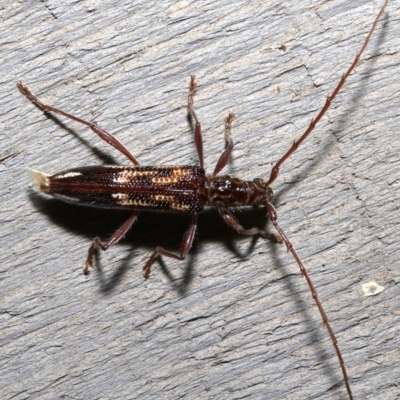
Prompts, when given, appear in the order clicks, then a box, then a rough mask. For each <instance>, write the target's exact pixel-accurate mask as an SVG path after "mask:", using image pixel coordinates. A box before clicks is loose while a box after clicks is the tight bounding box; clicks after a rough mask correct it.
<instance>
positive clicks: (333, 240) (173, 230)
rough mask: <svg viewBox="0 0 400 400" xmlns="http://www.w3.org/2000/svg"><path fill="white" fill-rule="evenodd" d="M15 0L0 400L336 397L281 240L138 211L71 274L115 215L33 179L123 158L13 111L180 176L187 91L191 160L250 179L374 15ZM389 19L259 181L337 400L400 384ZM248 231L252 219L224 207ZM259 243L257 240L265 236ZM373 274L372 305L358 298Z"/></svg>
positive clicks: (302, 117) (360, 10) (394, 52)
mask: <svg viewBox="0 0 400 400" xmlns="http://www.w3.org/2000/svg"><path fill="white" fill-rule="evenodd" d="M300 4H301V5H296V4H295V2H290V1H272V0H271V1H251V2H250V1H238V0H234V1H225V0H222V1H219V2H214V1H213V2H211V1H192V2H190V1H180V2H174V1H163V2H148V1H125V0H121V1H119V2H118V5H115V2H111V1H102V2H100V1H90V0H87V1H79V2H72V1H66V2H59V1H44V2H36V1H25V2H19V3H13V4H12V5H11V4H10V5H6V6H5V7H3V8H2V10H1V17H2V24H1V26H0V30H1V60H0V72H1V73H0V80H1V84H2V86H1V87H2V90H1V95H0V96H1V102H0V106H1V112H0V126H1V128H2V129H1V137H0V159H1V160H2V162H1V164H0V179H1V183H0V185H1V188H2V195H1V199H0V202H1V206H0V218H1V229H0V248H1V253H2V257H1V260H2V262H1V284H0V285H1V286H0V291H1V337H0V343H1V357H0V359H1V374H0V390H1V393H2V394H1V397H2V399H11V398H12V399H14V400H16V399H28V398H35V399H54V398H74V399H137V398H140V399H160V398H161V399H177V398H185V399H199V398H200V399H215V398H217V399H242V398H250V399H342V398H346V393H345V389H344V386H343V382H342V376H341V373H340V370H339V366H338V362H337V359H336V356H335V355H334V351H333V347H332V344H331V342H330V340H329V337H328V334H327V332H326V330H325V329H324V327H323V326H322V323H321V319H320V316H319V314H318V312H317V309H316V307H315V304H314V303H313V300H312V299H311V296H310V293H309V290H308V288H307V286H306V283H305V281H304V279H302V278H301V276H300V274H299V269H298V267H297V265H296V263H295V262H294V261H293V259H292V257H291V256H290V255H289V254H287V253H286V250H285V248H284V246H277V245H273V244H271V243H266V242H265V241H263V240H258V241H256V242H255V243H254V242H252V241H251V240H249V238H243V237H239V236H238V235H236V234H235V233H234V232H232V230H231V229H230V228H228V227H227V226H225V225H224V223H223V221H222V220H221V219H220V218H219V217H218V215H217V213H216V212H215V211H213V210H210V211H206V212H204V214H202V216H201V220H200V223H199V232H198V236H197V238H196V240H195V244H194V246H193V249H192V251H191V253H190V256H189V257H188V259H187V260H186V261H185V262H173V261H172V260H166V261H165V263H164V267H163V268H160V265H159V264H156V265H155V266H154V269H153V273H152V276H151V277H150V279H149V280H147V281H144V280H143V278H142V271H141V268H142V266H143V265H144V263H145V261H146V259H147V258H148V256H149V254H150V253H151V251H152V250H153V249H154V248H155V246H157V245H163V246H165V247H167V248H169V249H171V250H174V249H176V250H178V248H179V243H180V240H181V237H182V234H183V233H184V231H185V229H186V224H187V218H181V217H179V218H178V217H175V216H163V215H159V214H156V215H152V214H148V215H145V214H142V215H141V218H140V220H139V222H138V223H137V225H135V226H134V228H133V229H132V231H131V232H130V233H129V235H128V236H127V237H126V238H125V239H124V240H123V241H122V242H121V243H120V244H118V245H116V246H115V247H113V248H111V249H109V250H108V251H107V252H106V253H103V254H101V255H100V260H99V268H97V269H95V270H94V271H93V273H92V274H91V275H90V276H89V277H86V276H84V275H83V274H82V269H83V265H84V260H85V257H86V252H87V249H88V247H89V245H90V243H91V240H92V239H93V237H94V236H96V235H100V236H101V237H103V238H105V237H107V235H109V234H110V233H111V232H113V231H114V230H115V229H117V227H118V226H119V225H120V224H121V223H122V222H123V221H124V219H126V218H127V214H124V213H120V212H112V211H102V210H95V209H86V208H80V207H74V206H70V205H66V204H63V203H61V202H57V201H54V200H49V199H44V198H43V197H41V196H40V195H38V194H36V193H34V192H33V191H32V190H31V189H29V187H28V177H27V173H26V168H27V167H28V166H29V167H32V168H36V169H40V170H43V171H45V172H47V173H54V172H58V171H60V170H62V169H67V168H71V167H76V166H82V165H91V164H101V163H103V164H105V163H110V162H115V163H120V164H123V163H127V160H126V159H124V157H123V156H121V155H120V154H118V153H117V152H116V151H115V150H114V149H112V148H109V146H107V145H106V144H105V143H104V142H102V141H101V140H100V139H99V138H97V137H96V136H95V135H94V134H92V133H91V132H90V131H89V130H88V129H85V127H82V126H80V125H79V124H76V123H72V122H71V121H68V120H65V119H61V118H60V119H54V120H52V119H51V118H49V117H47V116H45V115H44V114H43V113H42V112H41V111H40V110H38V109H37V108H35V107H34V106H33V105H32V104H31V103H29V102H28V101H27V100H26V99H24V98H23V96H21V94H20V93H19V92H18V90H17V89H16V86H15V84H16V82H17V81H19V80H21V81H23V82H24V83H26V84H28V85H29V87H30V88H31V90H32V91H34V92H35V93H37V94H38V95H39V96H40V97H41V98H42V99H43V100H44V101H46V102H48V103H49V104H52V105H54V106H57V107H59V108H62V109H65V110H67V111H69V112H71V113H73V114H76V115H78V116H81V117H83V118H86V119H89V120H91V121H96V123H97V124H98V125H99V126H101V127H103V128H104V129H106V130H108V131H110V132H112V133H113V134H115V135H116V136H117V138H118V139H119V140H121V141H122V142H123V143H124V144H125V145H126V146H127V147H128V148H129V149H130V150H131V151H132V153H133V154H134V155H135V157H137V158H138V160H139V161H140V162H141V163H143V164H147V165H151V164H193V163H197V159H196V152H195V148H194V145H193V140H192V132H191V128H190V124H189V123H188V120H187V112H186V108H185V107H186V96H187V87H188V82H189V75H190V74H196V76H197V79H198V82H199V88H198V91H197V94H196V99H195V107H196V110H197V112H198V116H199V118H200V120H201V122H202V125H203V132H204V148H205V164H206V166H207V170H208V171H209V172H211V171H212V168H213V167H214V165H215V163H216V161H217V159H218V157H219V155H220V154H221V152H222V150H223V148H224V141H223V117H224V116H225V115H226V114H227V113H228V111H232V112H234V113H235V115H236V119H235V121H234V124H233V138H234V142H235V149H234V153H233V158H232V161H231V162H230V164H229V166H228V167H227V168H226V169H225V171H226V172H228V173H231V174H236V175H238V176H240V177H242V178H245V179H253V178H255V177H257V176H260V177H263V178H267V177H268V174H269V171H270V169H271V166H272V163H273V162H274V161H276V160H277V159H278V158H279V157H280V156H281V155H282V154H283V152H284V151H285V150H286V149H287V148H288V147H289V146H290V145H291V143H292V142H293V140H295V139H296V138H298V137H299V135H300V134H301V132H302V131H303V130H304V129H305V128H306V126H307V125H308V123H309V121H310V120H311V118H312V117H314V116H315V115H316V112H317V111H318V109H319V108H320V107H321V106H322V104H323V102H324V100H325V97H326V95H327V94H328V93H330V92H331V91H332V90H333V88H334V87H335V85H336V84H337V82H338V80H339V79H340V76H341V74H342V73H343V72H344V71H345V69H346V68H347V67H348V66H349V65H350V63H351V61H352V59H353V57H354V55H355V54H356V52H357V51H358V50H359V48H360V46H361V44H362V42H363V40H364V37H365V35H366V33H367V32H368V30H369V28H370V26H371V24H372V22H373V19H374V17H375V15H376V14H377V12H378V10H379V7H380V6H381V5H382V1H366V0H359V1H342V0H332V1H322V0H310V1H303V2H300ZM399 18H400V7H399V4H398V2H395V1H392V2H390V4H389V6H388V8H387V12H386V14H385V15H384V17H383V19H382V21H381V22H380V23H379V24H378V27H377V30H376V32H375V34H374V36H373V38H372V40H371V43H370V45H369V46H368V48H367V50H366V52H365V54H364V56H363V58H362V61H361V62H360V64H359V66H358V67H357V68H356V70H355V72H354V73H353V74H352V76H351V77H350V78H349V80H348V82H347V83H346V85H345V87H344V90H343V91H342V93H340V95H339V96H338V98H337V99H336V100H335V102H334V104H333V105H332V107H331V109H330V110H329V111H328V113H327V114H326V116H325V117H324V118H323V120H322V121H321V123H320V124H319V125H318V127H317V129H316V130H315V132H313V134H312V136H311V137H310V138H309V139H308V140H307V141H306V142H305V143H304V145H303V146H302V147H301V149H299V150H298V151H297V152H296V153H295V155H294V156H293V157H292V158H291V159H290V160H289V161H288V162H287V163H286V164H284V166H283V167H282V170H281V175H280V176H279V179H277V181H276V183H275V184H274V186H273V187H274V191H275V194H276V198H275V205H276V207H277V210H278V215H279V222H280V224H281V226H282V228H283V229H284V230H285V231H286V232H287V234H288V236H289V237H290V239H291V241H292V242H293V244H294V246H295V248H296V249H297V251H298V253H299V254H300V256H301V258H302V259H303V261H304V263H305V265H306V266H307V268H308V271H309V273H310V275H311V277H312V279H313V281H314V284H315V286H316V288H317V290H318V293H319V296H320V298H321V301H322V303H323V304H324V306H325V308H326V311H327V313H328V316H329V318H330V321H331V324H332V326H333V328H334V331H335V332H336V334H337V337H338V340H339V345H340V348H341V350H342V353H343V356H344V359H345V362H346V366H347V368H348V373H349V376H350V382H351V386H352V389H353V391H354V397H355V399H369V398H370V399H372V398H374V399H375V398H379V399H395V398H396V396H398V391H399V376H400V361H399V360H400V350H399V349H400V341H399V335H398V331H399V328H400V321H399V318H400V316H399V309H400V307H399V305H400V300H399V298H400V297H399V294H400V293H399V282H400V272H399V255H400V240H399V220H400V212H399V197H400V195H399V185H400V157H399V152H400V140H399V131H398V129H399V122H400V115H399V113H400V111H399V110H400V107H399V105H400V100H399V76H400V52H399V48H400V47H399V46H400V37H399V35H398V32H399V26H400V21H399ZM237 215H238V217H239V218H240V220H241V221H242V223H243V225H244V226H246V227H250V226H253V225H254V224H259V225H260V226H262V225H263V224H264V223H265V222H266V221H265V216H264V215H263V214H260V213H256V212H254V211H253V210H240V211H239V212H238V213H237ZM271 229H272V228H271ZM370 281H375V282H377V283H378V284H379V285H381V286H383V287H384V288H385V290H384V291H383V292H381V293H380V294H377V295H376V296H368V297H367V296H365V295H364V293H363V290H362V285H363V284H364V283H368V282H370Z"/></svg>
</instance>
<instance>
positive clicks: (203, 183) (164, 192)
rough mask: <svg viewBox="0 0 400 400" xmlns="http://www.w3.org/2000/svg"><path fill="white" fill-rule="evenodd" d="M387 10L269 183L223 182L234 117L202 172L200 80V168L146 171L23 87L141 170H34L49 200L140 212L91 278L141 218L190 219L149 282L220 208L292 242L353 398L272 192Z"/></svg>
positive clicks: (230, 219)
mask: <svg viewBox="0 0 400 400" xmlns="http://www.w3.org/2000/svg"><path fill="white" fill-rule="evenodd" d="M387 3H388V0H386V1H385V3H384V5H383V7H382V8H381V10H380V12H379V14H378V15H377V17H376V19H375V21H374V23H373V25H372V27H371V29H370V32H369V33H368V35H367V37H366V39H365V41H364V43H363V45H362V47H361V49H360V51H359V52H358V54H357V55H356V57H355V59H354V60H353V63H352V64H351V66H350V67H349V68H348V70H347V71H346V73H345V74H343V76H342V78H341V80H340V81H339V84H338V85H337V86H336V88H335V89H334V90H333V92H332V94H331V95H329V96H328V97H327V100H326V102H325V105H324V106H323V107H322V109H321V110H320V112H319V113H318V115H317V116H316V118H315V119H313V120H312V121H311V123H310V125H309V126H308V128H307V129H306V130H305V132H304V133H303V134H302V136H301V137H300V139H299V140H298V141H295V142H294V143H293V144H292V146H291V147H290V148H289V149H288V151H287V152H286V153H285V154H284V155H283V156H282V157H281V158H280V159H279V160H278V162H277V163H276V164H275V165H274V167H273V168H272V170H271V173H270V177H269V179H268V180H267V181H264V180H262V179H261V178H256V179H254V180H253V181H244V180H241V179H238V178H234V177H231V176H228V175H222V176H220V175H218V174H219V172H220V171H221V170H222V169H223V168H224V167H225V166H226V164H227V163H228V160H229V158H230V155H231V153H232V150H233V141H232V139H231V123H232V120H233V114H231V113H230V114H229V115H228V116H227V117H226V118H225V137H226V141H227V147H226V149H225V151H224V152H223V153H222V155H221V156H220V158H219V160H218V162H217V164H216V166H215V168H214V172H213V173H212V174H211V175H206V174H205V170H204V168H203V166H204V165H203V164H204V163H203V140H202V133H201V125H200V122H199V119H198V117H197V115H196V112H195V110H194V107H193V103H194V102H193V99H194V93H195V90H196V87H197V83H196V81H195V77H194V76H191V78H190V84H189V95H188V106H187V107H188V112H189V114H190V115H191V117H192V118H193V120H194V122H195V129H194V140H195V145H196V149H197V153H198V158H199V164H200V167H197V166H161V167H155V166H140V165H139V162H138V161H137V160H136V158H135V157H134V156H133V155H132V154H131V153H130V152H129V151H128V150H127V149H126V148H125V146H124V145H122V143H120V142H119V141H118V140H117V139H116V138H115V137H114V136H112V135H111V134H109V133H108V132H106V131H104V130H103V129H101V128H99V127H98V126H96V125H94V124H92V123H90V122H87V121H85V120H83V119H80V118H78V117H75V116H73V115H71V114H69V113H67V112H64V111H62V110H60V109H57V108H55V107H52V106H49V105H46V104H44V103H42V102H41V101H40V100H39V99H38V98H37V97H36V96H34V95H33V94H32V93H31V91H30V90H29V89H28V88H27V87H26V86H24V85H23V84H22V83H18V88H19V90H20V91H21V93H22V94H24V95H25V96H26V97H27V98H28V99H29V100H31V101H32V102H33V103H34V104H35V105H36V106H37V107H39V108H40V109H42V110H43V111H44V112H52V113H57V114H61V115H63V116H65V117H67V118H69V119H72V120H74V121H77V122H79V123H81V124H84V125H87V126H89V127H90V128H91V129H92V131H93V132H95V133H96V134H97V135H98V136H99V137H100V138H101V139H103V140H104V141H106V142H107V143H108V144H110V145H112V146H113V147H115V148H116V149H117V150H119V151H120V152H121V153H122V154H123V155H125V156H126V157H127V158H128V159H129V160H130V161H131V162H132V163H133V164H134V166H115V165H112V166H94V167H82V168H75V169H70V170H66V171H62V172H59V173H56V174H54V175H51V176H49V175H46V174H44V173H42V172H39V171H35V170H31V171H30V176H31V180H32V182H33V184H34V186H35V187H36V188H37V189H38V191H40V192H42V193H45V194H49V195H51V196H54V197H57V198H60V199H62V200H64V201H67V202H70V203H75V204H79V205H85V206H92V207H103V208H112V209H130V210H133V214H132V215H131V216H130V218H129V219H128V220H127V221H126V222H125V223H124V224H123V225H122V226H121V227H120V228H119V229H118V230H117V231H116V232H115V233H114V234H113V235H112V236H111V238H110V239H109V240H107V241H106V242H105V243H103V242H102V241H101V240H100V238H98V237H96V238H95V239H94V240H93V243H92V245H91V246H90V248H89V251H88V256H87V260H86V266H85V268H84V273H85V274H89V271H90V268H91V267H93V264H94V262H93V259H94V255H95V253H96V251H97V249H102V250H107V249H108V248H109V247H110V246H112V245H113V244H115V243H117V242H118V241H119V240H120V239H121V238H123V237H124V235H125V234H126V233H127V232H128V230H129V229H130V228H131V227H132V225H133V224H134V223H135V222H136V221H137V218H138V215H139V213H140V212H141V211H161V212H171V213H185V214H190V215H191V222H190V225H189V228H188V230H187V231H186V233H185V235H184V237H183V241H182V244H181V249H180V253H179V254H175V253H172V252H170V251H167V250H165V249H163V248H162V247H157V248H156V250H155V251H154V252H153V253H152V255H151V256H150V258H149V260H148V261H147V263H146V264H145V266H144V267H143V270H144V277H145V278H148V277H149V275H150V270H151V265H152V264H153V262H154V261H155V260H156V259H157V258H158V257H160V256H166V257H170V258H173V259H177V260H184V259H185V257H186V255H187V254H188V252H189V250H190V248H191V246H192V243H193V239H194V236H195V233H196V228H197V221H198V216H199V213H200V212H201V211H202V210H203V208H204V207H205V206H214V207H216V208H217V209H218V211H219V213H220V214H221V216H222V218H223V219H224V221H225V222H226V223H227V224H228V225H229V226H231V227H232V228H233V229H235V230H236V231H237V232H239V233H241V234H243V235H248V236H262V237H264V238H266V239H269V240H271V241H273V242H275V243H285V245H286V247H287V249H288V251H289V252H290V253H291V254H292V255H293V257H294V259H295V260H296V262H297V264H298V265H299V267H300V271H301V273H302V274H303V276H304V278H305V279H306V281H307V284H308V286H309V289H310V291H311V294H312V297H313V299H314V300H315V303H316V305H317V307H318V310H319V313H320V315H321V317H322V320H323V323H324V325H325V326H326V328H327V330H328V333H329V336H330V338H331V340H332V343H333V346H334V348H335V351H336V354H337V357H338V360H339V363H340V367H341V370H342V374H343V379H344V383H345V385H346V389H347V393H348V396H349V398H350V399H352V398H353V396H352V392H351V388H350V383H349V379H348V376H347V372H346V367H345V364H344V360H343V357H342V354H341V352H340V349H339V347H338V343H337V339H336V337H335V334H334V332H333V330H332V328H331V326H330V323H329V321H328V318H327V315H326V313H325V311H324V309H323V307H322V304H321V302H320V301H319V299H318V296H317V292H316V289H315V287H314V285H313V283H312V281H311V279H310V276H309V274H308V273H307V271H306V269H305V267H304V265H303V263H302V261H301V259H300V257H299V256H298V254H297V252H296V251H295V250H294V248H293V246H292V244H291V242H290V241H289V239H288V237H287V236H286V234H285V233H284V231H283V230H282V228H281V227H280V225H279V224H278V221H277V214H276V211H275V208H274V206H273V205H272V203H271V201H272V198H273V192H272V189H271V188H270V185H271V184H272V183H273V182H274V181H275V179H276V178H277V177H278V175H279V169H280V167H281V165H282V164H283V163H284V162H285V161H286V160H287V159H288V158H289V157H290V156H291V155H292V153H293V152H294V151H295V150H296V149H297V148H298V147H299V145H300V144H301V143H302V142H303V141H304V140H305V139H306V138H307V136H308V135H309V134H310V133H311V132H312V130H313V129H314V127H315V126H316V124H317V123H318V122H319V120H320V119H321V117H322V116H323V115H324V114H325V112H326V110H327V109H328V108H329V106H330V104H331V101H332V100H333V99H334V98H335V97H336V95H337V94H338V92H339V91H340V89H341V88H342V86H343V85H344V83H345V81H346V79H347V77H348V76H349V75H350V73H351V72H352V71H353V69H354V68H355V66H356V65H357V63H358V61H359V59H360V56H361V54H362V53H363V51H364V50H365V48H366V46H367V44H368V42H369V40H370V37H371V35H372V33H373V31H374V30H375V27H376V24H377V23H378V20H379V18H380V17H381V15H382V14H383V12H384V10H385V7H386V5H387ZM250 205H251V206H254V207H256V208H263V209H265V210H266V212H267V213H268V216H269V218H270V220H271V222H272V224H273V225H274V227H275V228H276V230H277V231H278V234H274V233H270V232H267V231H265V230H262V229H259V228H255V227H254V228H250V229H245V228H243V226H242V225H241V224H240V222H239V221H238V220H237V218H236V217H235V216H234V215H233V214H232V213H231V212H230V211H229V208H232V207H243V206H250Z"/></svg>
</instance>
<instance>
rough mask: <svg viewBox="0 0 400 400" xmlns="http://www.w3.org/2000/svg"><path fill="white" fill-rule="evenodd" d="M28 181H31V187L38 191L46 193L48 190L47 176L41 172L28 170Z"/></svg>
mask: <svg viewBox="0 0 400 400" xmlns="http://www.w3.org/2000/svg"><path fill="white" fill-rule="evenodd" d="M28 173H29V179H30V180H31V184H32V186H33V187H34V188H35V189H36V190H37V191H38V192H43V193H46V192H48V190H49V179H48V176H49V175H46V174H44V173H43V172H40V171H36V170H35V169H31V168H28Z"/></svg>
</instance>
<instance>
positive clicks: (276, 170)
mask: <svg viewBox="0 0 400 400" xmlns="http://www.w3.org/2000/svg"><path fill="white" fill-rule="evenodd" d="M387 3H388V0H385V3H384V4H383V6H382V8H381V10H380V11H379V14H378V15H377V16H376V18H375V21H374V23H373V25H372V27H371V29H370V31H369V33H368V35H367V37H366V38H365V40H364V44H363V45H362V47H361V50H360V51H359V52H358V53H357V55H356V57H355V58H354V61H353V63H352V64H351V65H350V68H349V69H348V70H347V71H346V72H345V73H344V74H343V75H342V79H340V82H339V84H338V85H337V86H336V88H335V90H334V91H333V92H332V94H330V95H329V96H328V97H327V99H326V102H325V105H324V106H323V107H322V109H321V111H320V112H319V113H318V115H317V116H316V118H315V119H312V120H311V123H310V125H309V126H308V128H307V129H306V131H305V132H304V133H303V134H302V135H301V137H300V139H299V140H297V141H295V142H294V143H293V144H292V146H291V147H290V149H289V150H288V151H287V152H286V153H285V154H284V155H283V156H282V158H281V159H280V160H279V161H278V162H277V163H276V164H275V165H274V167H273V168H272V170H271V175H270V176H269V180H268V182H267V185H270V184H271V183H272V182H274V180H275V179H276V178H277V176H278V175H279V168H280V166H281V165H282V164H283V163H284V162H285V161H286V160H287V159H288V158H289V157H290V156H291V155H292V154H293V153H294V152H295V150H296V149H297V148H298V147H299V146H300V145H301V144H302V143H303V141H304V140H305V139H306V138H307V136H308V135H309V134H310V133H311V132H312V131H313V130H314V128H315V125H317V124H318V122H319V120H320V119H321V118H322V116H323V115H324V114H325V112H326V110H327V109H328V108H329V106H330V105H331V102H332V100H333V99H334V98H335V97H336V95H337V94H338V93H339V91H340V89H341V88H342V86H343V85H344V83H345V82H346V79H347V78H348V76H349V75H350V74H351V72H352V71H353V69H354V68H355V66H356V65H357V64H358V62H359V60H360V57H361V54H362V53H363V52H364V50H365V48H366V47H367V44H368V42H369V40H370V38H371V36H372V34H373V32H374V30H375V28H376V24H377V23H378V21H379V19H380V18H381V16H382V14H383V13H384V11H385V8H386V6H387Z"/></svg>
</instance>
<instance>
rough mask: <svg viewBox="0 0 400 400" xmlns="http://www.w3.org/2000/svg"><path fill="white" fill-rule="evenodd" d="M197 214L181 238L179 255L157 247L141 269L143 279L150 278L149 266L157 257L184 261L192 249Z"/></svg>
mask: <svg viewBox="0 0 400 400" xmlns="http://www.w3.org/2000/svg"><path fill="white" fill-rule="evenodd" d="M198 217H199V214H198V213H195V214H193V216H192V220H191V221H190V225H189V228H188V230H187V231H186V233H185V235H184V236H183V240H182V243H181V252H180V254H175V253H172V252H170V251H167V250H165V249H163V248H162V247H160V246H158V247H157V248H156V250H155V251H154V253H153V254H152V255H151V256H150V258H149V260H148V261H147V263H146V265H145V266H144V267H143V271H144V274H143V276H144V278H145V279H147V278H148V277H149V276H150V271H151V265H152V264H153V263H154V261H155V260H156V258H157V257H160V256H165V257H170V258H174V259H175V260H184V259H185V258H186V256H187V254H188V253H189V250H190V248H191V247H192V243H193V239H194V235H195V233H196V228H197V220H198Z"/></svg>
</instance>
